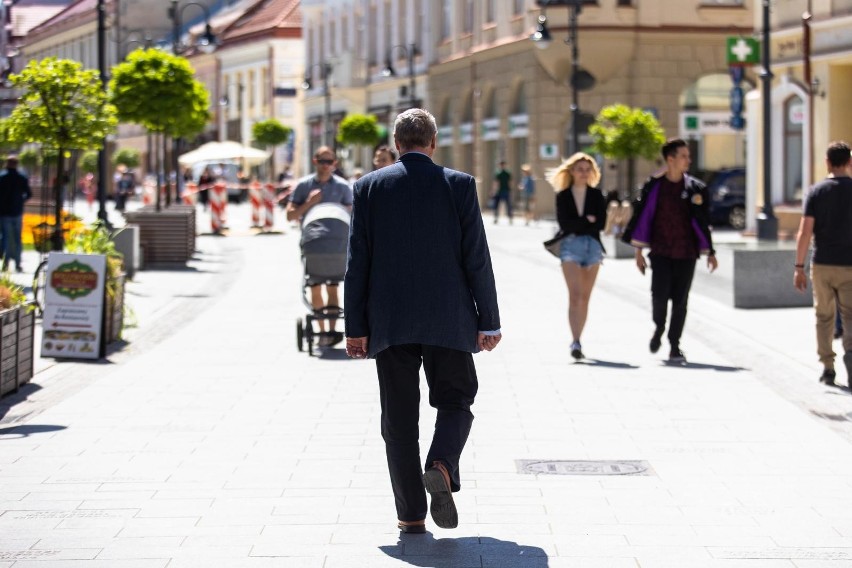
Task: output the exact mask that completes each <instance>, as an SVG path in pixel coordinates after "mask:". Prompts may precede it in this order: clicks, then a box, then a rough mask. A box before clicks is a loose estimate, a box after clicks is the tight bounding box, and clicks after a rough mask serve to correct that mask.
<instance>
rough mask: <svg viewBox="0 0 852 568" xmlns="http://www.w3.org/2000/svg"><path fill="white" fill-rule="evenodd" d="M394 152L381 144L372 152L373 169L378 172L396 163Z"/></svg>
mask: <svg viewBox="0 0 852 568" xmlns="http://www.w3.org/2000/svg"><path fill="white" fill-rule="evenodd" d="M396 157H397V154H396V150H394V149H393V148H391V147H390V146H388V145H386V144H382V145H381V146H379V147H378V148H376V151H375V152H373V169H374V170H380V169H382V168H384V167H385V166H389V165H391V164H392V163H394V162H395V161H396Z"/></svg>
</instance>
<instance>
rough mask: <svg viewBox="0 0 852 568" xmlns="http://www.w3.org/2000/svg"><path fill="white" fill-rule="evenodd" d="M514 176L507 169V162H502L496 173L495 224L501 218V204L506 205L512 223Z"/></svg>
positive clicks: (494, 196) (507, 214)
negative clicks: (512, 183) (512, 184)
mask: <svg viewBox="0 0 852 568" xmlns="http://www.w3.org/2000/svg"><path fill="white" fill-rule="evenodd" d="M511 182H512V174H510V173H509V170H507V169H506V160H500V169H499V170H497V171H496V172H494V192H493V197H492V199H493V200H494V223H497V218H498V217H499V216H500V202H501V201H503V202H505V203H506V216H507V217H508V218H509V224H511V223H512V186H511Z"/></svg>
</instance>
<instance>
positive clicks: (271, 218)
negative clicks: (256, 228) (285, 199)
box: [263, 183, 276, 231]
mask: <svg viewBox="0 0 852 568" xmlns="http://www.w3.org/2000/svg"><path fill="white" fill-rule="evenodd" d="M275 203H276V199H275V186H274V185H272V184H271V183H267V184H266V185H264V186H263V208H264V213H265V214H264V218H263V230H264V231H271V230H272V227H273V225H275Z"/></svg>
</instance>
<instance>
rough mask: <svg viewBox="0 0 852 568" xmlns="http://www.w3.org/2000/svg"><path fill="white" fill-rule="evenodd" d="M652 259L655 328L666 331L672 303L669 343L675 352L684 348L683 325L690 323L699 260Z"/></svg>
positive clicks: (652, 303)
mask: <svg viewBox="0 0 852 568" xmlns="http://www.w3.org/2000/svg"><path fill="white" fill-rule="evenodd" d="M650 259H651V305H652V307H653V317H654V325H656V326H657V329H665V327H666V312H667V311H668V303H669V300H671V303H672V317H671V321H670V322H669V333H668V338H669V343H670V344H671V346H672V347H673V348H675V347H678V346H679V344H680V336H681V335H683V325H684V323H686V304H687V301H688V300H689V289H690V288H691V287H692V277H693V275H694V274H695V259H687V260H682V259H675V258H667V257H665V256H654V255H651V256H650Z"/></svg>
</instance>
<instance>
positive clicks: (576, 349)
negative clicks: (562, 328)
mask: <svg viewBox="0 0 852 568" xmlns="http://www.w3.org/2000/svg"><path fill="white" fill-rule="evenodd" d="M571 357H573V358H574V359H576V360H578V361H579V360H580V359H583V347H582V346H581V345H580V342H579V341H575V342H574V343H572V344H571Z"/></svg>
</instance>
